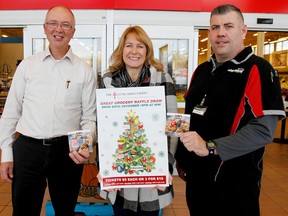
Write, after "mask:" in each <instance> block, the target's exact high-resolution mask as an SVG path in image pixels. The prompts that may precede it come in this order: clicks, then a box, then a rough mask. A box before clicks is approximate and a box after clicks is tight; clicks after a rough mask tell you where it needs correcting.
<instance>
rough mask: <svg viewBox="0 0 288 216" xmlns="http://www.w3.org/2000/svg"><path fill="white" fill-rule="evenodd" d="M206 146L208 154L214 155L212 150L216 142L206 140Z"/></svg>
mask: <svg viewBox="0 0 288 216" xmlns="http://www.w3.org/2000/svg"><path fill="white" fill-rule="evenodd" d="M206 147H207V149H208V151H209V155H214V151H215V149H216V143H215V142H213V141H212V140H209V141H208V142H206Z"/></svg>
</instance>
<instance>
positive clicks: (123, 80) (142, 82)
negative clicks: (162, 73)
mask: <svg viewBox="0 0 288 216" xmlns="http://www.w3.org/2000/svg"><path fill="white" fill-rule="evenodd" d="M116 76H117V77H115V81H116V82H117V83H118V85H120V86H115V85H114V86H115V87H137V86H149V82H150V76H151V74H150V70H149V67H147V66H144V67H143V68H142V70H141V72H140V76H139V77H138V79H137V80H136V81H135V82H132V80H131V78H130V76H129V74H128V72H127V70H126V68H124V69H121V70H120V71H119V73H117V75H116ZM117 79H119V80H117Z"/></svg>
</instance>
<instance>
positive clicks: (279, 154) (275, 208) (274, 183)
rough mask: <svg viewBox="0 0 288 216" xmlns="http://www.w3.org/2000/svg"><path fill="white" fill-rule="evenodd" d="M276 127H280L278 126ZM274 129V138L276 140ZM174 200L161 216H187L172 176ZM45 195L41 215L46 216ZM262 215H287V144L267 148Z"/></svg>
mask: <svg viewBox="0 0 288 216" xmlns="http://www.w3.org/2000/svg"><path fill="white" fill-rule="evenodd" d="M278 128H279V126H278ZM279 135H280V131H279V130H277V132H276V134H275V137H279ZM173 184H174V189H175V198H174V201H173V203H172V204H171V205H170V206H168V207H167V208H165V209H163V215H164V216H189V211H188V209H187V205H186V201H185V185H184V183H183V181H182V180H181V179H180V178H179V177H177V176H174V181H173ZM10 187H11V185H10V184H9V183H4V182H2V181H1V180H0V216H11V212H12V206H11V193H10V191H11V189H10ZM48 199H49V194H48V192H46V195H45V199H44V202H43V208H42V213H41V216H45V204H46V201H47V200H48ZM260 204H261V216H288V144H278V143H273V144H270V145H268V146H267V151H266V154H265V157H264V173H263V182H262V191H261V197H260Z"/></svg>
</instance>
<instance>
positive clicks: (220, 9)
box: [210, 4, 244, 22]
mask: <svg viewBox="0 0 288 216" xmlns="http://www.w3.org/2000/svg"><path fill="white" fill-rule="evenodd" d="M231 11H235V12H236V13H238V14H239V16H240V17H241V19H242V21H243V22H244V17H243V14H242V12H241V10H240V9H239V8H238V7H236V6H234V5H231V4H223V5H219V6H217V7H216V8H214V9H213V10H212V12H211V15H210V19H211V18H212V16H214V15H221V14H226V13H228V12H231Z"/></svg>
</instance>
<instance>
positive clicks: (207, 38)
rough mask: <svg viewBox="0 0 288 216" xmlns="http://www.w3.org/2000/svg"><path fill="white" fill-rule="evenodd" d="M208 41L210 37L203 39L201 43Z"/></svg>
mask: <svg viewBox="0 0 288 216" xmlns="http://www.w3.org/2000/svg"><path fill="white" fill-rule="evenodd" d="M207 40H208V37H206V38H204V39H202V40H200V41H201V42H205V41H207Z"/></svg>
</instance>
